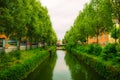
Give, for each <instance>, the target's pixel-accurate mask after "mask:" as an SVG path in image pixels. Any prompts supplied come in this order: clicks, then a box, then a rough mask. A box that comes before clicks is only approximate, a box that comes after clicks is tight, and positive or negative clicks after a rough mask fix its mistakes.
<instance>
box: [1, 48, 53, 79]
mask: <svg viewBox="0 0 120 80" xmlns="http://www.w3.org/2000/svg"><path fill="white" fill-rule="evenodd" d="M49 48H51V47H49ZM53 50H55V48H54V47H53ZM49 55H50V54H49V51H48V50H44V49H40V48H39V49H34V50H28V51H14V52H11V53H9V54H5V53H2V54H1V57H0V80H21V79H23V78H25V77H26V76H27V75H28V74H29V73H31V72H32V71H33V70H34V69H35V68H36V67H37V66H38V65H39V64H40V63H42V62H43V61H44V60H45V59H46V58H47V57H49Z"/></svg>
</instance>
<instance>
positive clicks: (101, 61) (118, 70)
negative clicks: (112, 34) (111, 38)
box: [67, 44, 120, 80]
mask: <svg viewBox="0 0 120 80" xmlns="http://www.w3.org/2000/svg"><path fill="white" fill-rule="evenodd" d="M98 47H100V46H95V45H87V46H86V45H84V46H83V45H82V46H81V45H79V46H78V45H77V46H72V47H71V48H70V47H67V50H68V51H70V53H72V54H74V55H75V56H76V57H77V59H79V60H80V61H82V62H84V63H85V64H87V65H88V66H89V67H91V68H92V69H94V70H95V71H96V72H97V73H98V74H99V75H101V76H103V77H105V78H106V80H119V79H120V76H119V75H120V65H119V62H118V60H119V59H116V56H117V58H118V56H119V55H118V53H116V54H117V55H115V52H114V51H115V50H117V49H116V48H117V47H114V45H112V46H111V44H108V45H106V46H105V47H104V48H101V49H100V48H98ZM106 48H107V49H106ZM108 48H109V49H108ZM107 50H108V51H107ZM109 50H110V51H109ZM118 50H119V49H118ZM90 52H91V53H90ZM103 52H104V54H103ZM107 52H109V54H107V55H105V53H107ZM110 52H111V53H110Z"/></svg>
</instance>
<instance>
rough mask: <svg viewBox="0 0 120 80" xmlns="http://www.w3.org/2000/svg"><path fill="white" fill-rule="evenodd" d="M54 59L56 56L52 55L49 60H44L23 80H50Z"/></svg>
mask: <svg viewBox="0 0 120 80" xmlns="http://www.w3.org/2000/svg"><path fill="white" fill-rule="evenodd" d="M56 59H57V55H56V54H54V55H52V56H51V58H48V59H46V60H45V61H44V62H43V63H42V64H40V65H39V67H37V68H36V69H35V71H34V72H32V73H31V74H30V75H28V77H27V78H26V79H24V80H52V76H53V69H54V66H55V64H56Z"/></svg>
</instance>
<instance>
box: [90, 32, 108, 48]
mask: <svg viewBox="0 0 120 80" xmlns="http://www.w3.org/2000/svg"><path fill="white" fill-rule="evenodd" d="M91 43H97V37H92V38H91V37H89V38H88V44H91ZM98 43H99V44H100V45H103V46H104V45H106V44H107V43H109V34H108V33H101V34H100V35H99V36H98Z"/></svg>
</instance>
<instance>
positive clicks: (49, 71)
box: [24, 50, 105, 80]
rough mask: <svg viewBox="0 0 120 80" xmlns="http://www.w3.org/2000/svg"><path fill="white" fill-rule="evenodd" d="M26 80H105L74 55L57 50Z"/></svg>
mask: <svg viewBox="0 0 120 80" xmlns="http://www.w3.org/2000/svg"><path fill="white" fill-rule="evenodd" d="M56 54H57V55H54V56H52V57H51V58H48V59H47V60H46V61H44V62H43V63H42V64H41V65H40V66H38V67H37V68H36V70H35V71H34V72H32V73H31V74H30V75H28V77H27V78H26V79H24V80H105V79H104V78H103V77H101V76H99V75H98V74H97V73H96V72H95V71H93V69H91V68H89V67H88V66H87V65H85V64H84V63H82V62H80V61H78V60H77V59H76V57H74V56H73V55H72V54H68V53H66V51H62V50H57V52H56Z"/></svg>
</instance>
